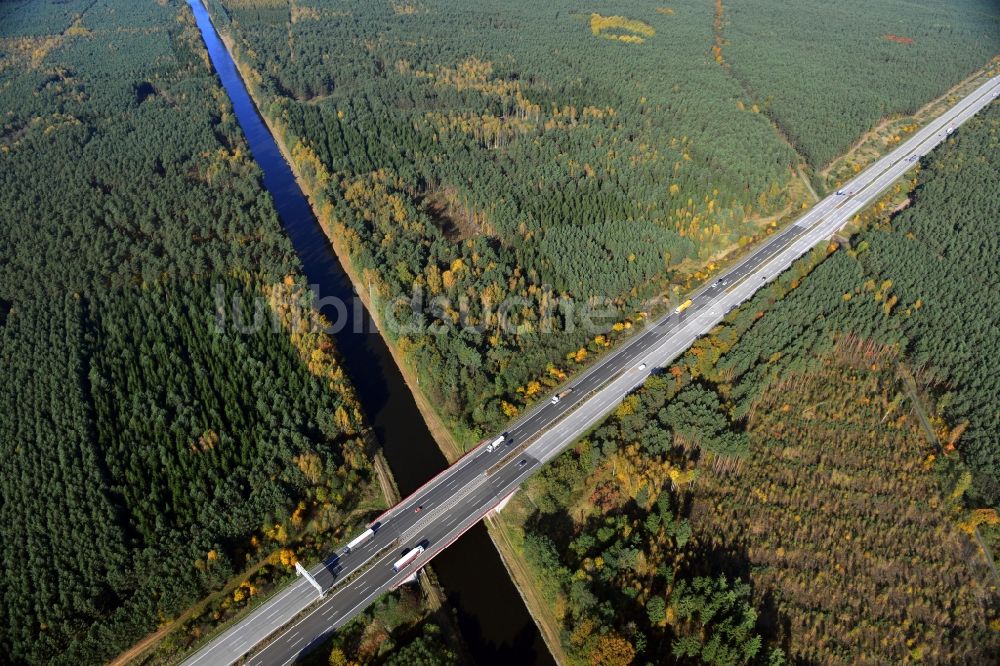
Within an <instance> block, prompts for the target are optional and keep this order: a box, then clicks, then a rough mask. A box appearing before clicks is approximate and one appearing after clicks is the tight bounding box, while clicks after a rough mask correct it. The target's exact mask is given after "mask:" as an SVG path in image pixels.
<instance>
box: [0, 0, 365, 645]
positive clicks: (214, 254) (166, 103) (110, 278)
mask: <svg viewBox="0 0 1000 666" xmlns="http://www.w3.org/2000/svg"><path fill="white" fill-rule="evenodd" d="M0 108H2V109H3V116H2V117H0V211H2V213H0V306H2V307H0V313H2V314H0V365H2V367H3V375H4V376H3V381H2V382H0V458H2V460H3V461H4V462H3V473H2V474H0V600H2V602H0V654H2V655H3V657H2V658H0V661H3V662H4V663H10V664H22V663H53V664H56V663H65V664H79V663H102V662H106V661H108V660H109V659H111V658H113V657H114V656H115V655H116V654H117V653H118V652H120V651H121V650H122V649H124V648H126V647H128V646H130V645H131V644H132V643H133V642H134V641H136V640H138V639H140V638H142V637H143V636H144V635H146V634H147V633H149V632H151V631H152V630H154V629H156V628H157V626H159V625H160V624H161V623H163V622H166V621H169V620H170V619H172V618H173V617H175V616H177V615H178V614H179V613H180V612H181V611H184V610H185V609H187V608H188V607H189V606H190V605H191V604H192V603H193V602H195V601H196V600H198V599H199V598H201V597H202V596H204V595H205V594H206V593H209V592H210V591H212V590H215V589H217V588H219V587H220V586H222V585H224V584H226V583H228V581H229V580H230V579H231V578H232V577H234V576H235V575H236V574H237V573H238V572H240V571H242V570H243V569H244V568H245V567H246V566H247V565H248V564H252V563H253V562H255V561H257V560H258V559H263V558H265V557H270V554H271V553H272V551H274V552H277V551H278V549H287V548H289V547H290V546H291V545H292V544H293V543H294V542H295V539H296V538H297V536H298V535H299V533H300V532H302V531H304V530H305V529H306V527H307V526H309V525H311V524H313V523H316V522H320V523H322V524H324V525H326V527H327V529H328V530H329V531H330V532H332V533H335V534H336V533H337V530H341V529H343V528H345V527H346V528H348V529H353V527H354V524H355V523H358V522H361V521H363V519H364V517H365V515H358V512H362V514H363V511H364V510H365V508H366V507H368V510H369V511H371V510H372V509H375V510H377V509H378V507H380V506H382V504H381V502H382V501H383V500H381V496H380V494H379V492H378V488H377V486H375V485H374V484H373V483H372V475H371V469H370V463H369V456H368V455H367V453H368V452H367V450H366V443H365V440H364V438H363V436H362V432H363V430H364V423H363V421H362V415H361V412H360V407H359V405H358V403H357V400H356V398H355V396H354V392H353V389H352V387H351V386H350V384H349V383H348V381H347V379H346V377H345V376H344V373H343V371H342V370H341V368H340V366H339V360H338V357H337V352H336V349H335V348H334V347H333V345H332V343H331V341H330V340H329V339H327V338H325V337H324V336H321V335H319V334H317V333H314V332H312V329H310V328H309V327H308V326H305V325H306V324H308V323H309V321H310V317H312V316H313V315H311V314H310V313H311V312H312V310H311V308H309V307H308V300H307V299H306V298H304V297H303V296H302V294H303V293H308V292H305V291H304V290H303V289H302V287H301V284H300V283H301V281H302V279H301V278H300V277H299V264H298V260H297V258H296V257H295V255H294V252H293V250H292V247H291V244H290V243H289V241H288V240H287V238H286V237H285V236H284V234H283V231H282V229H281V227H280V224H279V222H278V219H277V216H276V213H275V211H274V208H273V206H272V203H271V200H270V198H269V197H268V196H267V194H266V193H265V192H264V190H263V188H262V187H261V184H260V173H259V171H258V168H257V167H256V165H255V164H254V162H253V161H252V160H251V159H250V158H249V156H248V149H247V146H246V143H245V141H244V139H243V137H242V134H241V133H240V130H239V128H238V126H237V124H236V121H235V119H234V116H233V113H232V109H231V108H230V106H229V102H228V99H227V98H226V96H225V94H224V93H223V91H222V90H221V88H220V87H219V86H218V84H217V81H216V79H215V77H214V75H213V74H212V72H211V69H210V68H209V66H208V61H207V54H206V53H205V51H204V49H203V47H202V43H201V41H200V37H199V35H198V32H197V29H196V28H195V27H194V24H193V19H192V18H191V16H190V12H189V11H188V9H187V7H186V5H185V4H184V3H182V2H173V3H132V2H124V1H121V0H97V1H96V2H93V1H87V2H83V1H80V2H76V1H69V2H4V3H2V4H0ZM240 312H242V313H244V318H243V319H239V318H238V314H239V313H240ZM254 312H260V313H262V314H263V315H264V319H265V320H266V323H265V325H262V326H257V327H254V326H249V325H247V322H248V321H250V320H249V319H247V317H249V315H250V313H254ZM295 322H301V323H302V325H303V326H304V327H301V328H296V327H295ZM278 559H280V558H278ZM293 559H294V558H289V557H287V556H286V557H284V559H283V560H282V561H281V562H279V563H278V564H279V565H281V566H277V567H276V569H277V570H278V571H279V573H283V572H287V571H288V568H289V567H290V566H291V563H292V561H293ZM284 575H287V573H284ZM241 593H242V592H241ZM251 593H252V592H251Z"/></svg>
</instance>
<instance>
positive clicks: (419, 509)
mask: <svg viewBox="0 0 1000 666" xmlns="http://www.w3.org/2000/svg"><path fill="white" fill-rule="evenodd" d="M423 510H424V505H423V504H418V505H417V508H416V509H414V510H413V513H420V512H421V511H423Z"/></svg>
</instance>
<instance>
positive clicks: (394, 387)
mask: <svg viewBox="0 0 1000 666" xmlns="http://www.w3.org/2000/svg"><path fill="white" fill-rule="evenodd" d="M188 5H189V6H190V7H191V10H192V11H193V12H194V17H195V20H196V21H197V24H198V29H199V30H200V31H201V36H202V39H204V41H205V46H206V48H207V49H208V54H209V57H210V58H211V61H212V65H213V66H214V67H215V71H216V72H217V73H218V75H219V79H220V80H221V81H222V86H223V87H224V88H225V90H226V92H227V93H228V94H229V99H230V101H231V102H232V105H233V110H234V111H235V113H236V119H237V120H238V121H239V124H240V127H241V128H242V129H243V133H244V134H245V135H246V138H247V142H248V143H249V145H250V151H251V153H252V154H253V157H254V159H255V160H256V161H257V164H259V165H260V168H261V170H262V171H263V172H264V187H265V188H267V191H268V192H270V194H271V197H272V198H273V199H274V205H275V208H276V209H277V211H278V216H279V217H280V218H281V223H282V225H283V226H284V228H285V231H286V233H287V234H288V236H289V238H290V239H291V241H292V245H293V246H294V247H295V251H296V252H297V253H298V256H299V259H300V260H301V262H302V267H303V270H304V272H305V275H306V277H307V279H308V280H309V283H310V284H312V285H315V288H317V289H318V292H319V295H320V297H321V298H323V299H326V298H330V297H333V298H335V299H338V300H339V301H340V302H341V303H347V304H348V306H347V307H346V317H347V319H346V322H345V323H346V325H344V326H340V327H339V328H340V331H339V332H338V333H336V334H335V335H336V339H337V347H338V348H339V350H340V353H341V355H342V356H343V359H344V366H345V369H346V370H347V374H348V376H349V377H350V378H351V381H352V382H353V383H354V386H355V387H356V388H357V390H358V394H359V397H360V399H361V404H362V405H363V406H364V408H365V412H366V414H367V416H368V420H369V423H371V425H372V427H373V429H374V431H375V437H376V438H377V439H378V441H379V444H380V445H381V446H382V450H383V451H384V452H385V456H386V459H387V460H388V462H389V466H390V467H391V468H392V471H393V474H394V476H395V477H396V482H397V484H398V486H399V490H400V492H402V493H403V495H404V496H405V495H407V494H409V493H410V492H412V491H414V490H416V489H417V488H418V487H419V486H420V485H421V484H422V483H424V482H425V481H426V480H427V479H429V478H430V477H432V476H434V475H435V474H437V473H438V472H439V471H440V470H442V469H443V468H444V467H445V465H447V461H446V460H445V458H444V456H443V455H442V454H441V452H440V450H439V449H438V447H437V443H436V442H435V441H434V438H433V437H432V436H431V434H430V432H429V431H428V430H427V426H426V425H425V423H424V421H423V418H422V417H421V415H420V412H419V410H418V409H417V405H416V403H415V402H414V400H413V396H412V394H411V393H410V390H409V388H408V387H407V386H406V383H405V382H404V380H403V377H402V375H401V374H400V372H399V368H398V367H396V364H395V361H394V360H393V358H392V355H391V354H390V353H389V349H388V347H386V345H385V341H384V340H382V338H381V336H380V335H379V333H378V332H377V331H376V329H375V327H374V325H373V324H372V322H371V319H370V317H369V315H368V312H367V311H366V310H365V309H364V307H363V306H362V304H361V302H360V300H359V299H358V298H357V296H356V295H355V294H354V290H353V287H352V285H351V281H350V278H348V276H347V273H346V272H345V271H344V269H343V267H342V266H341V265H340V262H339V261H338V259H337V256H336V254H334V252H333V250H332V248H331V247H330V242H329V240H328V239H327V237H326V235H325V233H324V232H323V229H322V228H321V227H320V225H319V223H318V222H317V220H316V218H315V216H314V215H313V212H312V208H310V206H309V202H308V201H307V200H306V198H305V195H303V193H302V190H300V189H299V186H298V183H296V182H295V176H294V175H293V173H292V170H291V168H290V167H289V165H288V163H286V162H285V159H284V157H282V155H281V152H280V151H279V150H278V146H277V144H276V143H275V141H274V137H272V136H271V133H270V131H269V130H268V128H267V125H265V124H264V121H263V119H262V118H261V117H260V115H259V114H258V112H257V107H256V106H255V105H254V103H253V100H251V99H250V95H249V94H248V93H247V89H246V86H245V85H244V84H243V79H242V78H241V77H240V75H239V71H238V70H237V69H236V66H235V64H234V63H233V60H232V58H230V56H229V52H228V51H227V50H226V48H225V45H224V44H223V43H222V41H221V40H220V39H219V36H218V34H217V33H216V32H215V27H214V26H213V25H212V23H211V20H210V18H209V16H208V13H207V11H206V10H205V8H204V7H203V6H202V5H201V4H200V3H199V2H197V0H188ZM327 310H328V311H327ZM324 314H326V315H327V318H328V319H330V320H331V321H338V318H339V317H343V316H344V314H345V312H344V310H339V311H338V310H337V309H335V308H332V307H331V308H327V309H326V310H324ZM434 571H435V572H436V573H437V575H438V578H439V580H440V581H441V583H442V585H443V586H444V589H445V592H446V594H447V595H448V600H449V602H450V603H451V605H452V606H453V607H454V608H455V609H456V610H457V612H458V621H459V627H460V628H461V630H462V636H463V638H465V641H466V643H467V645H468V646H469V648H470V650H471V652H472V655H473V658H474V659H475V660H476V663H479V664H497V665H501V664H502V665H504V666H506V665H507V664H511V663H516V664H531V663H535V664H551V663H553V662H552V657H551V656H550V655H549V653H548V650H547V649H546V647H545V644H544V642H543V641H542V639H541V636H540V635H539V633H538V629H537V628H536V627H535V625H534V623H533V622H532V620H531V617H530V616H529V615H528V612H527V610H526V609H525V607H524V604H523V602H522V601H521V598H520V596H519V595H518V594H517V590H516V589H515V588H514V585H513V583H511V581H510V578H509V577H508V574H507V571H506V569H504V566H503V563H502V562H501V561H500V556H499V555H498V554H497V552H496V550H495V549H494V548H493V544H492V543H491V542H490V540H489V535H488V534H487V533H486V528H485V527H483V526H482V525H478V526H476V527H475V528H473V529H472V530H470V531H469V532H468V533H466V534H465V536H463V537H462V538H461V539H459V540H458V541H457V542H455V543H454V544H453V545H452V546H451V547H450V548H449V549H448V550H446V551H445V552H444V553H442V554H441V555H439V556H438V557H437V558H436V559H435V560H434Z"/></svg>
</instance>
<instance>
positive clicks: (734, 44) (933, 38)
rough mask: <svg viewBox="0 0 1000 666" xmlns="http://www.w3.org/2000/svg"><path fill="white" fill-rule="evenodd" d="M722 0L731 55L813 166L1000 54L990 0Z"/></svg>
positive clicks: (999, 20) (998, 14)
mask: <svg viewBox="0 0 1000 666" xmlns="http://www.w3.org/2000/svg"><path fill="white" fill-rule="evenodd" d="M719 6H720V7H721V8H722V23H721V36H722V39H723V42H722V46H721V54H722V59H723V61H724V62H725V63H727V64H728V65H729V66H730V67H731V68H732V71H733V73H734V75H735V76H736V77H737V78H738V79H739V80H740V81H742V82H743V83H744V84H745V85H746V88H747V90H748V92H749V93H750V94H751V95H753V96H754V99H755V101H757V103H758V104H759V105H760V107H761V109H762V110H763V111H764V112H765V113H767V114H768V115H769V116H770V117H772V118H773V119H774V121H775V123H776V124H777V125H778V126H779V127H780V128H781V129H782V130H783V132H784V133H785V134H786V135H787V136H788V137H789V139H790V140H791V141H792V143H793V144H794V145H795V146H796V148H797V149H798V150H799V152H801V154H802V155H803V156H804V157H805V158H806V160H807V161H808V162H809V164H810V165H812V166H813V167H814V168H819V167H822V166H824V165H825V164H827V163H829V162H830V161H831V160H833V159H834V158H835V157H837V156H838V155H841V154H842V153H844V152H846V151H847V150H848V149H849V148H850V147H851V145H852V144H853V143H854V142H855V141H856V140H857V139H858V137H859V135H861V134H862V133H864V132H865V131H866V130H868V129H870V128H872V127H874V126H875V125H877V124H878V122H879V121H880V120H881V119H883V118H886V117H890V116H894V115H901V114H903V115H910V114H913V113H914V112H915V111H917V109H919V108H920V107H922V106H924V105H925V104H927V103H928V102H930V101H931V100H933V99H934V98H936V97H939V96H940V95H943V94H944V93H945V92H946V91H947V90H948V89H949V88H951V87H952V86H954V85H955V84H956V83H958V82H959V81H960V80H961V79H962V78H964V77H965V76H968V75H969V74H971V73H972V72H973V71H975V70H976V69H978V68H980V67H983V66H984V65H986V63H987V62H988V61H989V60H990V58H992V57H994V56H995V55H996V54H997V53H998V52H1000V11H998V9H997V5H996V3H993V2H990V0H961V1H959V2H951V3H948V4H940V3H938V2H934V1H932V0H921V1H919V2H902V1H900V0H880V2H874V3H873V2H864V1H863V0H850V1H849V2H838V3H835V4H831V3H829V2H822V1H821V0H809V1H808V2H796V3H794V4H789V3H785V2H763V3H762V2H748V1H746V0H724V1H723V2H722V3H721V4H720V5H719Z"/></svg>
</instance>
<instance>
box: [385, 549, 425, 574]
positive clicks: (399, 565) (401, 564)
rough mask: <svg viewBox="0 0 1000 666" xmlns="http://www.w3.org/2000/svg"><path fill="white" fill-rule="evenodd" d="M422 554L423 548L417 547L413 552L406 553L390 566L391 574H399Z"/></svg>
mask: <svg viewBox="0 0 1000 666" xmlns="http://www.w3.org/2000/svg"><path fill="white" fill-rule="evenodd" d="M422 552H424V547H423V546H417V547H416V548H414V549H413V550H410V551H409V552H407V553H406V555H403V556H402V557H401V558H399V559H398V560H396V562H395V564H393V565H392V571H393V573H399V572H400V571H402V570H403V569H405V568H406V567H408V566H409V565H411V564H413V561H414V560H415V559H417V557H419V556H420V553H422Z"/></svg>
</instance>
